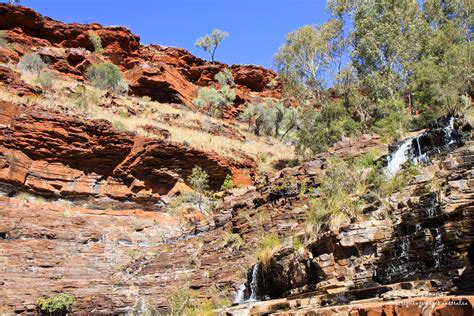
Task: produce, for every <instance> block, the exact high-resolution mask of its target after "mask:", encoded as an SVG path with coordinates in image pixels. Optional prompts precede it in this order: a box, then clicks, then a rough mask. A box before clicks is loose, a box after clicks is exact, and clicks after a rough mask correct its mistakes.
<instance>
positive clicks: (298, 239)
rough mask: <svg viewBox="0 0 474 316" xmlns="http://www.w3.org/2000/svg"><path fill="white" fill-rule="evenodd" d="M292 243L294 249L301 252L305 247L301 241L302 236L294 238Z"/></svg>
mask: <svg viewBox="0 0 474 316" xmlns="http://www.w3.org/2000/svg"><path fill="white" fill-rule="evenodd" d="M292 242H293V249H295V250H300V249H301V248H303V246H304V245H303V241H302V240H301V237H300V236H293V238H292Z"/></svg>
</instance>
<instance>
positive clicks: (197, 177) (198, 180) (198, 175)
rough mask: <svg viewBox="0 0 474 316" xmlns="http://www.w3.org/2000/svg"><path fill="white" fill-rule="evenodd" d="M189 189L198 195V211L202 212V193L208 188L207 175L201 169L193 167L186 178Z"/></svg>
mask: <svg viewBox="0 0 474 316" xmlns="http://www.w3.org/2000/svg"><path fill="white" fill-rule="evenodd" d="M188 181H189V184H190V185H191V187H192V188H193V189H194V190H195V191H197V192H198V193H199V203H198V205H199V211H201V212H202V197H203V194H204V192H205V191H206V190H207V189H208V188H209V175H208V174H207V172H206V171H204V170H202V168H201V167H199V166H195V167H194V168H193V170H192V172H191V175H190V176H189V177H188Z"/></svg>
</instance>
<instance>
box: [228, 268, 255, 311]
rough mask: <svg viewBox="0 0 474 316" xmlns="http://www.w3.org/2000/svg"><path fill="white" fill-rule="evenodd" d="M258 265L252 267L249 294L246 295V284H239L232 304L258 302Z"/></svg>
mask: <svg viewBox="0 0 474 316" xmlns="http://www.w3.org/2000/svg"><path fill="white" fill-rule="evenodd" d="M259 267H260V264H259V263H257V264H255V265H253V267H252V276H251V280H250V284H249V286H250V293H247V294H249V295H246V291H245V290H246V289H247V283H249V282H248V280H247V282H246V283H244V284H241V285H240V286H239V288H238V290H237V293H236V295H235V298H234V304H242V303H247V302H256V301H258V291H259V289H258V271H259Z"/></svg>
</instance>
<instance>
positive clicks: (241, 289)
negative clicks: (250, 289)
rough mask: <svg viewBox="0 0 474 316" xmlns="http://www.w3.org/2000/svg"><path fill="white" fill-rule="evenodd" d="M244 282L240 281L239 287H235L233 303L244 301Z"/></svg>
mask: <svg viewBox="0 0 474 316" xmlns="http://www.w3.org/2000/svg"><path fill="white" fill-rule="evenodd" d="M246 288H247V287H246V286H245V283H242V284H241V285H240V286H239V288H238V289H237V293H236V294H235V298H234V304H240V303H243V302H245V289H246Z"/></svg>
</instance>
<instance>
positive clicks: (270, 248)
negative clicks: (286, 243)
mask: <svg viewBox="0 0 474 316" xmlns="http://www.w3.org/2000/svg"><path fill="white" fill-rule="evenodd" d="M280 246H281V241H280V237H279V236H278V234H276V233H272V234H268V235H265V236H263V238H262V239H261V240H260V241H259V242H258V244H257V248H256V250H255V259H256V260H257V261H258V262H261V263H262V264H263V267H264V268H266V267H268V265H269V264H270V259H271V258H272V256H273V254H274V253H275V252H276V251H278V249H280Z"/></svg>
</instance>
